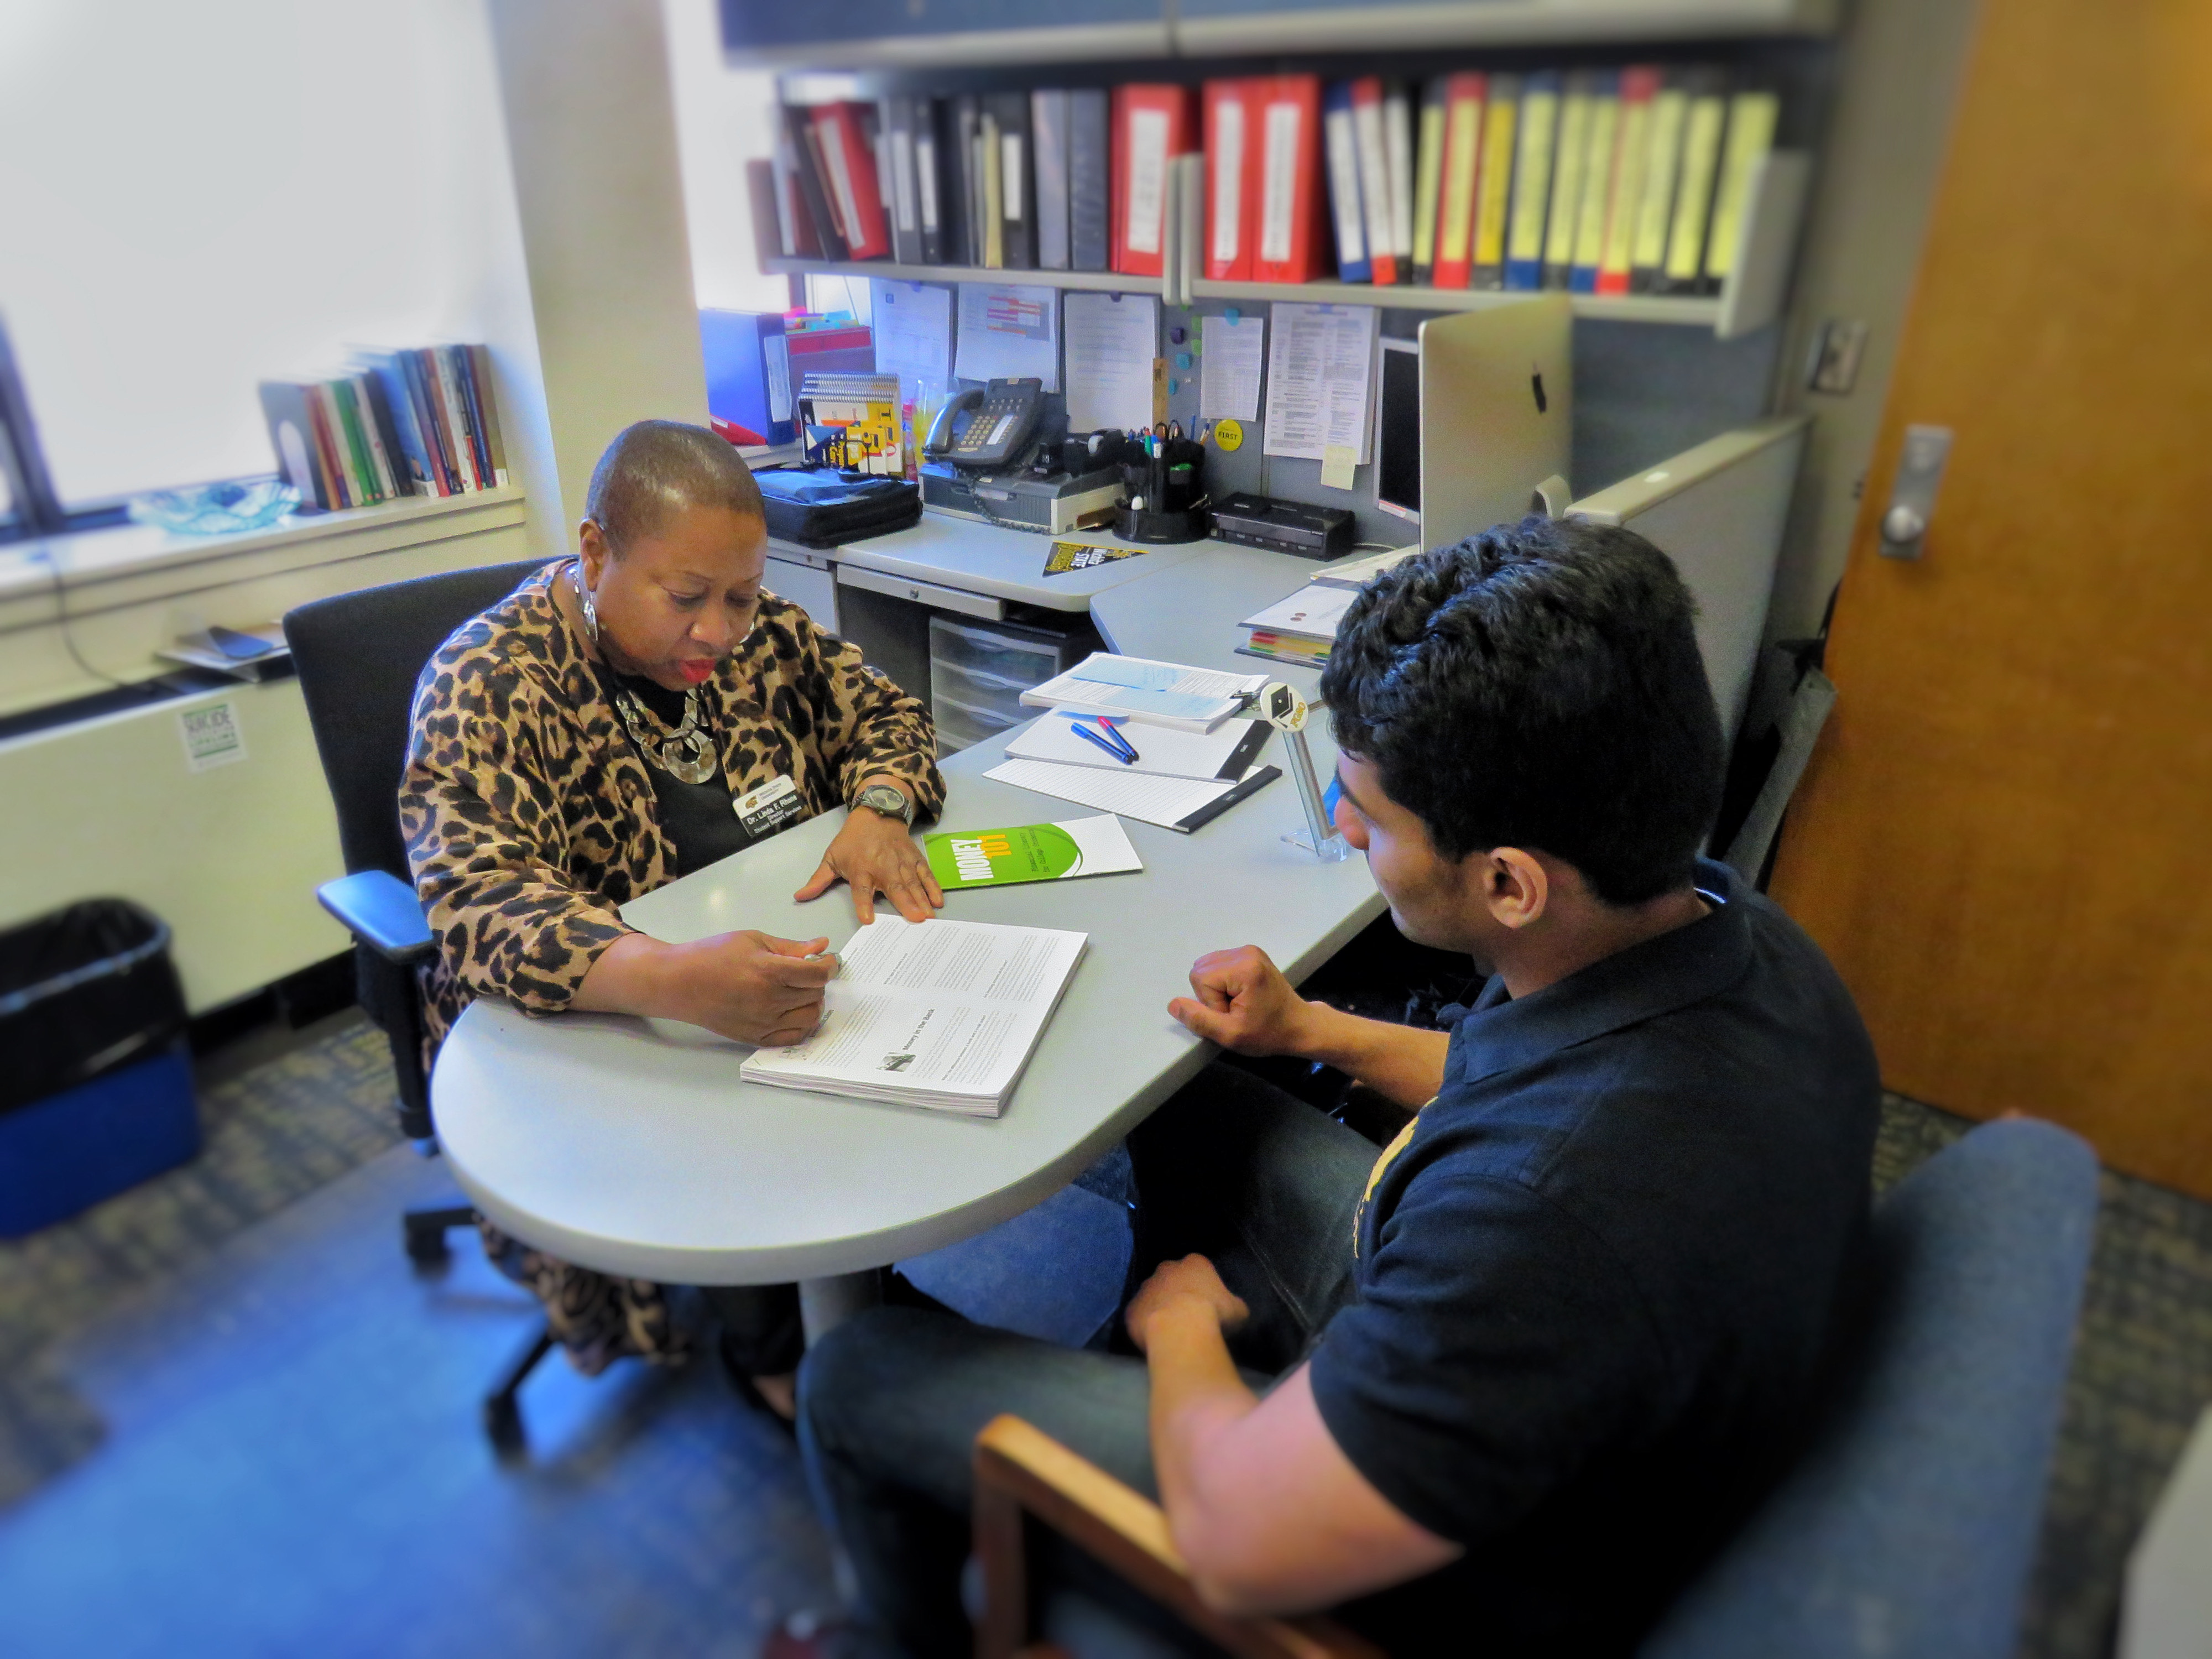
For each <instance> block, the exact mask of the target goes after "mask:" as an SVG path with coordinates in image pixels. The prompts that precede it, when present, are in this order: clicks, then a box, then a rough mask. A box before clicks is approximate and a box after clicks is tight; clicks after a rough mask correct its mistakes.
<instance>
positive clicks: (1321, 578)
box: [1314, 547, 1420, 587]
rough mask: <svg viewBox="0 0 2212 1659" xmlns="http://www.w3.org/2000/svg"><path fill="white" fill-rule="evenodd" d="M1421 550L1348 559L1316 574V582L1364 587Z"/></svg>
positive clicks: (1395, 550)
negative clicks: (1369, 580)
mask: <svg viewBox="0 0 2212 1659" xmlns="http://www.w3.org/2000/svg"><path fill="white" fill-rule="evenodd" d="M1419 551H1420V549H1419V548H1418V547H1394V548H1392V549H1391V550H1389V552H1388V553H1370V554H1369V555H1368V556H1366V557H1365V558H1364V559H1346V560H1345V561H1344V562H1342V563H1341V564H1333V565H1330V566H1328V568H1326V569H1323V570H1317V571H1316V572H1315V573H1314V580H1315V582H1316V583H1317V584H1319V585H1320V586H1324V587H1362V586H1365V585H1366V582H1367V579H1368V578H1369V577H1370V576H1375V575H1380V574H1382V573H1383V571H1385V570H1388V569H1389V568H1390V567H1391V566H1393V565H1395V564H1397V563H1399V562H1401V561H1403V560H1406V559H1410V558H1412V557H1413V555H1414V554H1416V553H1418V552H1419Z"/></svg>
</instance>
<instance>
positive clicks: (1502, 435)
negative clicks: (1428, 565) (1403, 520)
mask: <svg viewBox="0 0 2212 1659" xmlns="http://www.w3.org/2000/svg"><path fill="white" fill-rule="evenodd" d="M1383 368H1384V372H1385V374H1388V372H1389V355H1388V354H1386V356H1385V357H1384V360H1383ZM1420 386H1421V443H1420V454H1421V462H1420V495H1419V501H1420V515H1421V545H1422V546H1423V547H1448V546H1449V545H1450V544H1452V543H1454V542H1456V541H1461V540H1463V539H1465V538H1467V537H1468V536H1472V535H1474V533H1475V532H1478V531H1482V530H1487V529H1489V528H1490V526H1492V525H1494V524H1513V523H1518V522H1519V521H1520V520H1522V518H1523V517H1525V516H1526V515H1527V513H1528V511H1529V502H1530V501H1531V499H1532V498H1533V497H1534V495H1536V492H1537V488H1538V486H1539V485H1541V484H1543V483H1546V482H1547V480H1552V479H1564V478H1565V477H1566V476H1567V467H1568V464H1569V459H1570V457H1571V455H1572V453H1573V450H1574V424H1575V407H1574V313H1573V309H1572V307H1571V305H1570V304H1569V302H1568V300H1567V296H1566V295H1564V294H1546V295H1531V296H1530V297H1529V298H1528V299H1526V300H1522V301H1514V302H1512V303H1510V304H1506V305H1499V306H1495V307H1487V308H1486V309H1484V310H1481V311H1467V312H1462V313H1459V314H1458V315H1456V316H1452V317H1432V318H1431V319H1429V320H1428V321H1427V322H1425V323H1423V324H1422V325H1421V339H1420ZM1386 395H1387V394H1386ZM1553 493H1554V495H1555V496H1558V497H1563V496H1564V492H1562V491H1559V490H1557V489H1556V488H1555V489H1554V492H1553ZM1558 504H1559V507H1561V508H1564V507H1565V505H1566V503H1565V500H1564V499H1559V502H1558ZM1539 510H1541V509H1539Z"/></svg>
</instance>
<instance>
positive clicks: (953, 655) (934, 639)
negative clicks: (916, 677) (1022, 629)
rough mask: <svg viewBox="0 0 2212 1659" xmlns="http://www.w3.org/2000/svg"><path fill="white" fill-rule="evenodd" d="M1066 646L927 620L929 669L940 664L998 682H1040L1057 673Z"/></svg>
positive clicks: (1039, 683)
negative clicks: (987, 676) (989, 677)
mask: <svg viewBox="0 0 2212 1659" xmlns="http://www.w3.org/2000/svg"><path fill="white" fill-rule="evenodd" d="M1066 649H1067V647H1066V646H1064V645H1063V644H1062V643H1061V642H1060V641H1056V640H1051V639H1024V637H1022V635H1018V634H1012V633H1000V632H999V631H998V630H997V629H987V628H971V627H969V626H967V625H966V624H965V623H956V622H949V621H947V620H946V619H945V617H931V618H930V619H929V660H930V664H931V666H932V667H934V666H935V665H937V664H939V663H944V664H945V665H948V666H950V667H953V668H959V669H964V670H966V671H969V672H970V673H975V674H987V675H990V676H991V677H992V678H993V679H994V681H995V682H996V683H997V684H1002V685H1012V686H1018V687H1027V686H1031V685H1042V684H1044V682H1045V681H1047V680H1048V679H1050V678H1052V677H1053V676H1054V675H1055V674H1057V673H1058V672H1060V658H1061V655H1062V654H1063V653H1064V652H1065V650H1066ZM954 695H955V696H957V695H958V693H957V692H956V693H955V694H954Z"/></svg>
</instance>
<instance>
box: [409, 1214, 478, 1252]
mask: <svg viewBox="0 0 2212 1659" xmlns="http://www.w3.org/2000/svg"><path fill="white" fill-rule="evenodd" d="M476 1219H477V1212H475V1211H474V1210H473V1209H471V1208H470V1207H469V1206H467V1205H465V1204H463V1205H457V1206H452V1207H449V1208H447V1209H442V1210H410V1211H408V1212H406V1213H405V1214H404V1215H403V1216H401V1217H400V1218H399V1225H400V1229H401V1241H402V1243H404V1245H405V1247H406V1249H407V1259H408V1260H409V1261H411V1262H413V1263H414V1264H415V1265H416V1267H443V1266H444V1265H445V1264H446V1262H447V1261H449V1260H451V1259H452V1256H453V1251H452V1250H451V1249H449V1248H448V1247H447V1243H446V1234H447V1231H450V1230H451V1229H453V1228H455V1227H472V1226H474V1225H476Z"/></svg>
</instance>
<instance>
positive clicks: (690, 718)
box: [575, 559, 720, 783]
mask: <svg viewBox="0 0 2212 1659" xmlns="http://www.w3.org/2000/svg"><path fill="white" fill-rule="evenodd" d="M575 583H576V602H577V604H578V605H580V607H581V608H582V611H583V612H584V631H585V633H586V634H587V635H590V636H591V641H592V648H593V649H595V650H597V651H599V654H600V656H601V657H602V658H604V657H605V655H606V652H605V647H602V646H600V644H599V609H598V607H597V606H595V605H593V604H592V590H591V589H590V588H588V587H586V586H585V585H584V562H583V561H582V560H581V559H579V560H577V561H576V567H575ZM614 705H615V712H616V713H617V714H620V715H621V716H622V723H623V730H624V731H626V732H629V740H630V741H631V742H632V743H634V744H636V745H637V747H638V750H639V752H640V753H641V754H643V755H644V756H645V757H647V759H649V760H651V761H653V762H654V763H656V764H658V765H659V767H660V769H661V770H663V771H664V772H666V773H668V774H669V775H671V776H672V777H674V778H676V779H677V780H678V781H679V782H683V783H711V782H712V781H714V774H715V773H716V772H718V771H719V770H720V763H718V762H717V761H716V759H715V756H714V740H713V739H712V738H709V737H708V735H707V733H706V732H703V731H702V730H701V729H700V720H699V692H698V690H697V688H696V687H694V688H693V689H692V690H689V691H686V692H685V693H684V723H683V724H682V725H681V726H678V727H677V728H676V729H675V730H674V731H673V732H671V731H670V730H669V729H668V727H667V726H666V725H665V724H664V723H663V722H662V720H660V718H659V716H658V715H656V714H654V713H653V711H652V710H651V709H650V708H647V707H646V706H645V704H644V702H642V701H641V699H640V698H639V697H638V696H637V694H636V693H635V692H634V691H632V690H629V687H627V686H623V685H617V686H616V687H615V688H614Z"/></svg>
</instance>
